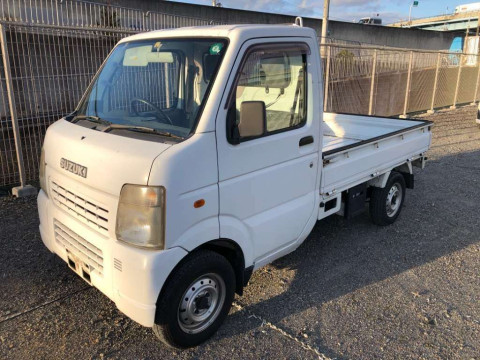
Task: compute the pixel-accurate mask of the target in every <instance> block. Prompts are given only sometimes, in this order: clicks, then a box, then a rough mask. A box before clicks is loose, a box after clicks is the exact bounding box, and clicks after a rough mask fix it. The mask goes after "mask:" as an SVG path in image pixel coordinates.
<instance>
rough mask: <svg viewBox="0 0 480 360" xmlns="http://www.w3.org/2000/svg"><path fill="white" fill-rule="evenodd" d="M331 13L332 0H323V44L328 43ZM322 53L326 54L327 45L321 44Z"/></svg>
mask: <svg viewBox="0 0 480 360" xmlns="http://www.w3.org/2000/svg"><path fill="white" fill-rule="evenodd" d="M329 14H330V0H324V1H323V19H322V39H321V41H320V43H321V45H325V44H326V43H327V36H328V17H329ZM320 49H321V51H320V53H321V55H322V56H324V55H325V54H326V49H325V46H321V48H320Z"/></svg>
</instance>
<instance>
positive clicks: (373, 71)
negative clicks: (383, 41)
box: [368, 49, 377, 115]
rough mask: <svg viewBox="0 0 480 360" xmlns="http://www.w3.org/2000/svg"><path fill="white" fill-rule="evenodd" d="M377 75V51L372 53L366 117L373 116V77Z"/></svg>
mask: <svg viewBox="0 0 480 360" xmlns="http://www.w3.org/2000/svg"><path fill="white" fill-rule="evenodd" d="M376 73H377V49H375V51H374V52H373V66H372V81H371V82H370V100H369V102H368V115H372V114H373V95H374V93H375V75H376Z"/></svg>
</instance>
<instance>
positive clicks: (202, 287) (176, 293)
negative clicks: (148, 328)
mask: <svg viewBox="0 0 480 360" xmlns="http://www.w3.org/2000/svg"><path fill="white" fill-rule="evenodd" d="M234 295H235V274H234V271H233V268H232V266H231V265H230V263H229V261H228V260H227V259H226V258H225V257H223V256H222V255H220V254H218V253H215V252H212V251H207V250H201V251H198V252H195V253H193V254H192V255H190V256H189V257H188V258H187V259H186V260H185V261H184V262H183V263H182V264H181V265H180V266H179V268H177V269H176V270H175V272H174V273H173V274H172V276H171V278H170V279H169V280H168V282H167V283H166V284H165V288H164V290H163V291H162V294H161V295H160V297H159V300H158V302H157V311H156V314H155V324H154V326H153V331H154V333H155V335H156V336H157V337H158V338H159V339H160V340H161V341H162V342H164V343H165V344H167V345H169V346H173V347H178V348H187V347H192V346H196V345H199V344H200V343H202V342H204V341H205V340H207V339H208V338H210V337H211V336H212V335H213V334H214V333H215V332H216V331H217V329H218V328H219V327H220V325H221V324H222V322H223V321H224V319H225V317H226V316H227V315H228V312H229V310H230V307H231V306H232V302H233V298H234Z"/></svg>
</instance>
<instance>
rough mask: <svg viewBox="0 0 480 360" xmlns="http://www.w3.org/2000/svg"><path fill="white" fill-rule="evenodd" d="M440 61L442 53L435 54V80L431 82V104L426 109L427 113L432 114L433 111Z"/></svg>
mask: <svg viewBox="0 0 480 360" xmlns="http://www.w3.org/2000/svg"><path fill="white" fill-rule="evenodd" d="M441 61H442V54H441V53H438V55H437V68H436V70H435V82H434V83H433V94H432V106H431V107H430V110H428V111H427V113H428V114H433V113H434V112H435V110H434V108H435V97H436V96H437V87H438V74H439V73H440V63H441Z"/></svg>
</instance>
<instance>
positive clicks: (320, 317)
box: [0, 106, 480, 359]
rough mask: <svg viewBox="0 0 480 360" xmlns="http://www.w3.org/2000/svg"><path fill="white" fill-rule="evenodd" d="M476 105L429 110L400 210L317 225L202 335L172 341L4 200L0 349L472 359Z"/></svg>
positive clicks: (476, 275) (477, 245) (14, 202)
mask: <svg viewBox="0 0 480 360" xmlns="http://www.w3.org/2000/svg"><path fill="white" fill-rule="evenodd" d="M475 115H476V107H472V106H468V107H464V108H459V109H457V110H455V111H443V112H439V113H437V114H434V115H431V116H428V117H427V118H428V119H430V120H433V121H434V123H435V127H434V128H433V133H434V140H433V146H432V149H431V151H430V152H429V159H430V161H429V162H428V164H427V167H426V168H425V170H424V171H421V172H418V174H417V175H416V179H415V180H416V183H415V189H414V190H409V191H408V192H407V198H406V203H405V207H404V209H403V211H402V214H401V215H400V217H399V219H398V220H397V222H396V223H395V224H393V225H391V226H388V227H377V226H375V225H373V224H372V223H371V222H370V220H369V217H368V213H365V214H364V215H361V216H359V217H357V218H355V219H353V220H350V221H346V220H344V219H343V218H340V217H330V218H327V219H325V220H322V221H320V222H318V223H317V225H316V227H315V229H314V230H313V232H312V234H311V235H310V236H309V237H308V239H307V240H306V241H305V243H304V244H303V245H302V246H301V247H300V248H299V249H298V250H297V251H295V252H294V253H292V254H290V255H288V256H286V257H284V258H282V259H280V260H278V261H276V262H274V263H273V264H272V265H269V266H266V267H264V268H263V269H261V270H259V271H257V272H256V273H254V275H253V277H252V279H251V280H250V284H249V286H248V287H247V288H246V291H245V295H244V296H243V297H237V298H236V301H235V305H234V307H233V308H232V311H231V313H230V315H229V316H228V318H227V320H226V322H225V324H224V325H223V326H222V327H221V328H220V330H219V331H218V333H217V334H216V335H215V336H214V337H213V338H212V339H211V340H210V341H208V342H207V343H206V344H204V345H202V346H199V347H197V348H194V349H189V350H184V351H179V350H173V349H169V348H167V347H165V346H164V345H162V344H161V343H159V342H158V341H157V340H156V338H155V337H154V335H153V333H152V331H151V330H150V329H147V328H143V327H142V326H140V325H138V324H136V323H134V322H133V321H131V320H129V319H128V318H127V317H125V316H124V315H123V314H122V313H121V312H120V311H118V310H117V309H116V307H115V304H114V303H113V302H111V301H110V300H108V299H107V298H106V297H105V296H104V295H102V294H101V293H100V292H99V291H98V290H96V289H95V288H92V287H90V286H88V284H87V283H85V282H84V281H83V280H82V279H80V278H79V277H78V276H77V275H75V274H74V273H73V272H72V271H71V270H69V269H68V267H67V265H66V264H65V263H63V262H62V261H61V260H60V259H59V258H57V257H56V256H55V255H53V254H51V253H49V252H48V250H47V249H46V248H45V247H44V246H43V244H42V242H41V239H40V235H39V232H38V217H37V210H36V202H35V199H34V198H30V199H13V198H9V197H3V198H0V358H1V359H29V358H36V359H89V358H95V359H99V358H100V359H101V358H123V359H169V358H174V357H175V358H179V359H196V358H202V359H225V358H228V359H259V358H263V359H267V358H275V359H287V358H288V359H297V358H298V359H300V358H301V359H309V358H312V359H315V358H338V359H375V358H382V359H408V358H414V359H419V358H424V359H437V358H442V359H445V358H449V359H457V358H458V359H480V357H479V356H480V355H479V354H480V226H479V225H480V218H479V217H480V129H479V128H478V127H477V125H476V124H475V120H474V119H475Z"/></svg>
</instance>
